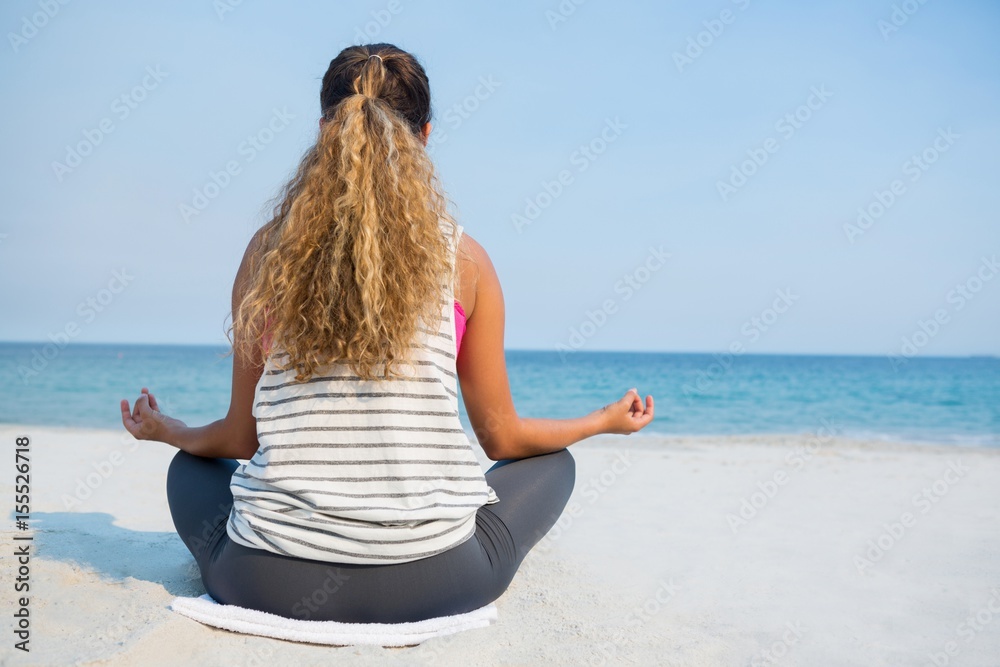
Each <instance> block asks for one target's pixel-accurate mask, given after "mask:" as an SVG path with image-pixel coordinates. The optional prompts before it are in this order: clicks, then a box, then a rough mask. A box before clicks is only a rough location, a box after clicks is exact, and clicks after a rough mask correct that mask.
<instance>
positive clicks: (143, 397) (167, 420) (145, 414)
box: [121, 387, 184, 442]
mask: <svg viewBox="0 0 1000 667" xmlns="http://www.w3.org/2000/svg"><path fill="white" fill-rule="evenodd" d="M121 408H122V424H124V425H125V428H126V429H127V430H128V432H129V433H131V434H132V436H133V437H134V438H135V439H136V440H156V441H159V442H169V440H168V435H167V434H168V432H169V430H170V429H171V428H176V427H177V426H184V422H182V421H180V420H179V419H174V418H173V417H168V416H167V415H165V414H163V413H162V412H160V406H159V405H157V403H156V397H154V396H153V395H152V394H151V393H149V389H147V388H146V387H143V388H142V393H141V394H140V395H139V398H137V399H136V400H135V409H134V410H130V409H129V404H128V401H127V400H126V399H124V398H123V399H122V402H121Z"/></svg>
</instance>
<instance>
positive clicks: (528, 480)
mask: <svg viewBox="0 0 1000 667" xmlns="http://www.w3.org/2000/svg"><path fill="white" fill-rule="evenodd" d="M238 465H239V463H238V462H237V461H236V460H235V459H215V458H203V457H200V456H194V455H192V454H188V453H187V452H184V451H179V452H177V454H176V455H175V456H174V458H173V460H172V461H171V462H170V469H169V470H168V472H167V500H168V502H169V504H170V514H171V516H172V517H173V520H174V526H175V527H176V528H177V533H178V534H179V535H180V537H181V539H182V540H184V544H185V545H187V548H188V549H189V550H190V551H191V554H192V555H193V556H194V558H195V560H196V561H197V563H198V568H199V569H200V570H201V580H202V582H203V583H204V584H205V590H206V591H207V592H208V594H209V595H211V596H212V598H214V599H215V600H216V601H217V602H220V603H222V604H234V605H239V606H241V607H246V608H249V609H258V610H260V611H266V612H269V613H272V614H277V615H279V616H285V617H287V618H299V619H308V620H316V621H341V622H347V623H402V622H407V621H419V620H423V619H427V618H433V617H436V616H446V615H451V614H460V613H463V612H467V611H472V610H473V609H478V608H479V607H482V606H484V605H486V604H489V603H490V602H492V601H494V600H496V599H497V598H499V597H500V596H501V595H502V594H503V592H504V591H505V590H507V586H509V585H510V582H511V580H512V579H513V578H514V573H515V572H516V571H517V568H518V567H519V566H520V564H521V561H522V560H523V559H524V557H525V555H527V553H528V551H529V550H530V549H531V548H532V547H533V546H535V544H537V543H538V541H539V540H541V539H542V537H543V536H544V535H545V534H546V533H547V532H548V531H549V529H551V528H552V526H553V525H554V524H555V522H556V520H557V519H558V518H559V515H560V514H561V513H562V511H563V508H564V507H565V506H566V502H567V501H568V500H569V496H570V493H571V492H572V491H573V484H574V483H575V480H576V466H575V462H574V460H573V457H572V455H571V454H570V453H569V451H567V450H565V449H562V450H559V451H557V452H552V453H550V454H544V455H541V456H533V457H530V458H526V459H511V460H505V461H499V462H497V463H496V465H494V466H493V467H492V468H490V469H489V471H487V473H486V480H487V481H488V483H489V485H490V486H491V487H493V489H494V490H495V491H496V493H497V496H498V497H499V499H500V501H499V502H497V503H494V504H492V505H483V506H482V507H480V508H479V510H478V512H477V514H476V532H475V534H474V535H473V536H472V537H471V538H469V539H468V540H466V541H465V542H463V543H461V544H459V545H458V546H456V547H454V548H452V549H449V550H448V551H444V552H442V553H439V554H436V555H434V556H429V557H427V558H421V559H419V560H415V561H409V562H406V563H393V564H390V565H367V564H356V563H350V564H345V563H329V562H323V561H315V560H308V559H303V558H293V557H290V556H284V555H281V554H277V553H274V552H271V551H266V550H264V549H257V548H253V547H246V546H243V545H241V544H238V543H236V542H233V541H232V540H230V539H229V535H228V534H227V533H226V523H227V521H228V519H229V511H230V509H231V508H232V506H233V495H232V492H231V491H230V490H229V482H230V479H231V478H232V475H233V471H234V470H235V469H236V467H237V466H238Z"/></svg>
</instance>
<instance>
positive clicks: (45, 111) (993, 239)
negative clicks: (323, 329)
mask: <svg viewBox="0 0 1000 667" xmlns="http://www.w3.org/2000/svg"><path fill="white" fill-rule="evenodd" d="M152 4H153V3H141V5H140V3H128V2H124V1H106V2H100V3H85V2H79V1H77V2H68V3H67V4H61V3H60V2H58V0H42V1H39V0H35V2H21V1H17V2H8V3H4V5H3V6H2V8H0V28H2V31H3V34H4V35H5V39H4V44H3V49H4V51H3V54H2V55H0V88H2V91H3V99H4V101H5V105H4V106H5V111H4V118H5V121H6V122H4V123H3V124H2V125H0V138H2V142H3V146H4V151H3V156H2V158H0V160H2V174H3V178H2V179H0V187H2V188H3V195H4V197H3V199H4V201H5V202H6V203H7V205H6V207H5V210H4V212H3V214H2V215H0V276H2V280H3V285H4V289H3V296H2V298H3V312H4V317H3V319H2V322H0V340H30V341H39V340H46V339H49V338H51V337H56V338H58V337H60V336H63V337H64V338H66V339H72V340H74V341H80V342H144V343H225V337H224V333H223V332H224V325H225V318H226V316H227V314H228V311H229V307H230V291H231V288H232V281H233V277H234V275H235V272H236V269H237V267H238V265H239V261H240V258H241V256H242V254H243V251H244V249H245V247H246V243H247V241H248V240H249V238H250V236H251V235H252V233H253V232H254V230H256V229H257V228H258V227H259V225H260V224H261V223H262V222H263V220H264V218H263V216H264V214H265V212H266V211H267V202H268V200H269V199H270V198H271V197H272V196H273V195H274V194H275V193H276V192H277V190H278V188H279V187H280V186H281V185H282V184H283V182H284V181H285V180H286V179H287V178H288V176H289V175H290V173H291V172H292V170H293V169H294V168H295V166H296V164H297V163H298V160H299V158H300V157H301V155H302V153H303V152H304V151H305V149H306V148H307V147H308V146H309V145H310V144H311V143H312V142H313V141H314V139H315V136H316V129H317V120H318V115H319V103H318V98H319V87H320V79H321V77H322V75H323V73H324V72H325V70H326V67H327V65H328V64H329V61H330V60H331V59H332V58H333V57H334V56H335V55H336V54H337V52H338V51H339V50H340V49H341V48H343V47H345V46H348V45H350V44H352V43H356V42H358V41H388V42H392V43H395V44H397V45H398V46H400V47H402V48H404V49H407V50H409V51H411V52H412V53H414V54H415V55H416V56H417V57H418V58H419V59H420V60H421V62H422V63H423V64H424V66H425V68H426V69H427V71H428V74H429V77H430V81H431V87H432V95H433V104H434V113H435V119H434V123H435V125H436V134H435V138H434V142H433V148H432V153H433V157H434V160H435V162H436V164H437V166H438V170H439V174H440V176H441V179H442V181H443V183H444V185H445V188H446V190H447V192H448V194H449V197H450V199H451V200H452V201H453V202H454V205H455V212H456V214H457V216H458V218H459V221H460V222H461V223H462V224H463V225H464V226H465V227H466V229H467V230H468V232H469V233H470V234H472V235H473V236H475V237H476V238H477V239H478V240H479V241H480V243H482V244H483V245H484V246H485V247H486V249H487V250H488V252H489V253H490V255H491V257H492V258H493V261H494V263H495V265H496V267H497V270H498V272H499V275H500V279H501V282H502V284H503V287H504V292H505V296H506V300H507V314H508V315H507V317H508V319H507V345H508V347H510V348H530V349H550V350H551V349H582V350H660V351H720V350H725V349H727V348H730V347H732V346H734V345H736V344H739V345H742V346H743V351H747V352H759V353H820V354H894V353H896V354H898V353H901V352H902V351H903V350H904V348H905V346H906V345H907V344H909V345H911V346H912V349H915V350H917V351H919V353H921V354H925V355H951V354H958V355H963V354H1000V336H997V331H998V330H1000V269H998V268H997V267H996V266H995V264H994V258H995V257H997V256H998V255H1000V224H998V215H997V211H998V208H1000V207H998V204H1000V188H998V187H997V172H998V170H997V159H998V157H1000V150H998V149H1000V122H998V110H1000V76H998V74H1000V42H998V41H997V40H996V35H997V34H998V31H1000V6H998V5H997V4H996V3H991V2H958V3H945V2H932V1H927V2H924V3H923V4H921V3H919V2H918V1H917V0H910V1H909V2H906V3H896V4H895V5H894V4H893V2H876V1H871V0H869V1H866V2H836V3H835V2H828V3H796V2H790V1H786V2H779V1H772V2H766V3H765V2H757V1H754V0H751V1H750V2H747V1H745V0H739V2H733V1H731V0H724V1H723V0H716V1H713V2H697V3H696V2H675V3H662V2H628V3H612V2H606V1H601V0H588V1H587V2H583V3H581V4H578V5H577V4H575V3H574V2H572V0H564V2H562V3H561V4H560V3H559V2H557V1H555V0H553V1H552V2H539V3H460V2H437V3H434V4H433V5H430V4H429V3H423V4H421V3H416V2H412V1H407V0H393V1H377V2H356V3H351V5H350V6H349V7H348V6H342V4H341V3H325V2H295V3H277V2H265V1H264V0H244V1H243V2H240V3H238V4H237V3H236V2H233V1H232V0H228V1H226V0H220V1H219V2H215V3H213V2H211V1H210V0H200V1H197V2H195V1H191V0H188V1H184V2H176V3H156V4H157V5H158V6H156V7H151V5H152ZM560 8H562V9H561V10H560ZM570 10H572V11H570ZM560 11H562V13H560ZM227 166H228V167H229V168H230V169H231V171H232V173H231V174H225V175H220V174H223V173H224V172H225V171H226V169H227ZM213 174H214V175H215V176H214V182H213ZM197 193H201V196H202V197H205V199H204V201H199V200H198V194H197ZM195 204H199V205H202V206H203V210H200V211H199V212H198V214H197V215H188V216H185V215H183V214H182V205H188V206H191V207H192V208H193V207H194V206H195ZM859 209H860V210H861V211H862V212H867V217H862V218H861V222H860V223H859V215H860V213H859ZM185 217H187V218H188V220H185ZM67 332H68V333H67Z"/></svg>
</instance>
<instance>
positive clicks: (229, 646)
mask: <svg viewBox="0 0 1000 667" xmlns="http://www.w3.org/2000/svg"><path fill="white" fill-rule="evenodd" d="M18 435H28V436H30V437H31V440H32V445H31V466H32V467H31V486H32V496H31V499H32V500H31V502H32V505H31V526H32V530H31V531H28V532H22V531H18V530H16V529H15V524H14V512H13V503H12V502H11V500H12V498H13V482H14V474H15V472H14V469H13V466H14V461H13V459H14V456H13V449H14V439H15V437H16V436H18ZM0 443H2V445H3V447H4V449H5V450H6V451H7V452H8V454H7V455H6V456H5V459H6V461H7V463H6V464H5V465H6V468H7V469H6V470H5V471H3V472H2V474H0V497H2V498H6V499H7V502H8V503H10V504H9V505H8V510H7V513H6V514H5V518H6V520H5V521H4V522H3V524H2V526H0V532H2V537H0V539H2V540H3V546H2V548H0V554H2V558H0V576H2V577H3V579H4V580H3V582H2V584H0V585H2V587H3V591H4V594H3V596H2V604H3V612H2V613H3V616H4V617H5V618H6V619H8V620H7V621H6V622H5V623H4V628H5V629H4V631H3V643H2V645H0V662H2V663H3V664H5V665H6V664H10V665H144V666H146V665H149V666H151V665H265V664H282V665H329V664H343V665H354V664H379V665H451V664H455V665H459V664H461V665H464V664H469V663H473V662H474V663H475V664H481V665H501V664H502V665H542V664H545V665H549V664H553V665H604V664H607V665H617V664H626V665H924V664H927V665H933V664H938V665H944V664H954V665H996V664H998V663H1000V658H998V656H1000V557H998V555H1000V451H998V450H989V449H974V448H959V447H954V446H938V445H926V444H893V443H886V442H877V441H852V440H846V439H842V438H834V437H824V436H815V435H810V434H802V435H789V436H778V435H776V436H747V437H735V436H734V437H711V438H689V437H685V438H681V437H656V436H641V435H634V436H630V437H628V438H625V437H611V436H609V437H601V438H594V439H591V440H588V441H585V442H582V443H578V444H576V445H574V446H573V447H572V448H571V451H572V452H573V453H574V455H575V457H576V460H577V486H576V490H575V491H574V494H573V497H572V498H571V500H570V503H569V505H568V506H567V508H566V511H565V512H564V513H563V516H562V518H561V519H560V523H559V524H557V526H556V527H555V528H554V529H553V531H552V532H551V533H550V534H549V535H548V536H547V537H546V538H545V540H543V542H542V543H540V544H539V545H538V547H536V549H535V550H534V551H533V552H532V553H531V554H529V556H528V558H527V559H526V560H525V562H524V564H523V565H522V568H521V570H520V571H519V572H518V575H517V577H516V578H515V580H514V582H513V584H512V585H511V587H510V588H509V589H508V591H507V592H506V593H505V594H504V595H503V596H502V597H501V598H500V599H499V600H498V601H497V607H498V610H499V620H498V622H497V623H496V624H495V625H493V626H491V627H489V628H483V629H477V630H471V631H468V632H465V633H461V634H458V635H454V636H452V637H448V638H442V639H435V640H430V641H428V642H426V643H424V644H423V645H421V646H419V647H415V648H402V649H399V648H397V649H384V648H380V647H343V648H332V647H321V646H312V645H307V644H298V643H292V642H285V641H279V640H272V639H265V638H260V637H250V636H245V635H240V634H235V633H230V632H227V631H224V630H217V629H214V628H209V627H206V626H203V625H201V624H199V623H197V622H195V621H193V620H190V619H188V618H186V617H183V616H181V615H179V614H177V613H175V612H172V611H170V610H169V609H168V605H169V603H170V601H171V600H172V599H173V598H174V597H175V596H197V595H200V594H202V593H203V592H204V589H203V587H202V585H201V581H200V579H199V577H198V572H197V569H196V568H194V567H193V563H194V561H193V559H192V558H191V556H190V554H189V553H188V552H187V550H186V549H185V547H184V545H183V544H182V542H181V540H180V538H179V537H177V535H176V534H175V533H174V531H173V525H172V523H171V520H170V515H169V512H168V510H167V504H166V498H165V495H164V479H165V474H166V468H167V464H168V462H169V460H170V457H171V456H172V455H173V453H174V451H175V450H173V449H172V448H171V447H169V446H167V445H164V444H161V443H151V442H136V441H134V440H133V439H132V438H131V436H129V435H127V434H126V433H125V432H124V430H122V431H114V430H111V431H102V430H87V429H76V428H57V427H41V426H12V425H3V426H0ZM483 461H484V463H485V459H483ZM28 534H33V535H34V538H35V539H34V542H33V543H32V544H33V547H32V553H33V557H32V560H31V564H30V568H31V570H30V585H31V591H30V603H29V610H30V620H31V626H30V627H31V636H30V644H29V646H30V649H31V650H30V652H29V653H24V652H22V651H19V650H16V649H15V648H14V643H15V641H17V639H16V638H15V637H14V635H13V634H12V632H11V628H12V620H11V619H12V614H13V613H14V612H15V611H16V609H17V602H16V597H17V596H16V595H15V594H14V592H13V583H14V577H15V576H16V574H15V567H16V563H15V559H14V557H13V556H12V554H13V552H14V548H15V547H14V545H15V544H20V543H18V542H15V541H14V539H13V538H14V536H15V535H20V536H24V535H28Z"/></svg>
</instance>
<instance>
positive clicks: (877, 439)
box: [0, 422, 1000, 455]
mask: <svg viewBox="0 0 1000 667" xmlns="http://www.w3.org/2000/svg"><path fill="white" fill-rule="evenodd" d="M32 429H36V430H37V429H45V430H51V431H57V432H62V433H64V434H66V435H73V434H77V433H80V432H83V433H92V434H94V435H97V434H104V435H105V436H107V435H111V436H121V437H124V438H125V440H126V441H127V442H131V441H132V440H133V438H132V436H131V435H130V434H129V433H128V432H127V431H126V430H125V427H124V426H121V427H118V428H108V427H96V426H70V425H63V424H30V423H24V422H0V430H9V431H18V432H19V433H21V434H23V435H28V436H30V435H31V433H30V431H31V430H32ZM822 431H823V429H822V428H821V429H818V430H817V431H799V432H784V431H771V432H759V433H758V432H751V433H718V434H706V433H692V434H682V433H659V432H655V431H654V432H649V433H647V432H643V431H640V432H638V433H633V434H631V435H628V436H624V435H607V434H602V435H596V436H592V437H590V438H587V439H586V440H581V441H580V442H578V443H576V444H574V445H571V447H578V446H579V445H580V444H583V443H587V444H588V445H589V446H602V447H619V446H630V447H631V446H635V447H662V446H663V445H664V444H678V445H695V444H702V445H767V446H781V445H785V444H791V443H792V441H801V440H806V441H810V442H814V443H815V444H816V445H817V446H819V447H821V448H830V449H866V450H872V449H879V448H882V447H884V448H886V449H891V450H896V451H899V450H903V451H906V450H911V449H915V450H918V451H929V450H930V451H933V450H940V451H956V450H962V451H965V450H968V451H973V452H984V453H993V454H994V455H1000V445H998V446H993V445H989V444H975V443H970V442H946V441H944V440H940V439H938V440H922V439H916V438H909V439H908V438H903V437H896V436H889V435H885V436H867V437H866V436H860V435H843V434H838V433H835V434H826V433H823V432H822ZM466 435H468V436H469V440H470V442H472V444H473V447H476V446H477V445H478V443H477V441H476V438H475V435H474V434H473V433H471V432H469V431H466ZM990 437H996V436H990ZM149 442H151V443H152V442H153V441H149Z"/></svg>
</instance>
